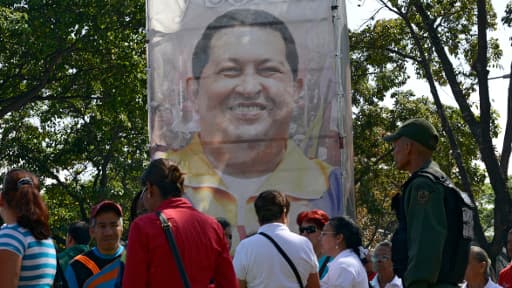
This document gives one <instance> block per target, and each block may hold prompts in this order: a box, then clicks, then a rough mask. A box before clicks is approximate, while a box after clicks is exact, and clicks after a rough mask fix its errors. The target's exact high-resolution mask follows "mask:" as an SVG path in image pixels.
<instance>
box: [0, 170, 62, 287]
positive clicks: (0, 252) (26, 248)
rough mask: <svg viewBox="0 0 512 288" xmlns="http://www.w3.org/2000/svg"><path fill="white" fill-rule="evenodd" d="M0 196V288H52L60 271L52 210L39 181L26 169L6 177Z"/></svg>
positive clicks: (14, 171) (13, 171)
mask: <svg viewBox="0 0 512 288" xmlns="http://www.w3.org/2000/svg"><path fill="white" fill-rule="evenodd" d="M2 186H3V187H2V191H1V193H0V216H1V217H2V220H3V221H4V223H5V224H4V225H3V226H2V227H1V228H0V287H2V288H14V287H40V288H49V287H51V285H52V283H53V279H54V277H55V273H56V271H57V254H56V252H55V246H54V244H53V241H52V239H51V238H50V227H49V226H48V209H47V207H46V205H45V203H44V202H43V199H42V198H41V195H40V194H39V191H40V190H39V179H38V178H37V177H36V176H35V175H34V174H32V173H30V172H28V171H25V170H22V169H12V170H10V171H9V172H7V174H6V175H5V177H4V183H3V185H2Z"/></svg>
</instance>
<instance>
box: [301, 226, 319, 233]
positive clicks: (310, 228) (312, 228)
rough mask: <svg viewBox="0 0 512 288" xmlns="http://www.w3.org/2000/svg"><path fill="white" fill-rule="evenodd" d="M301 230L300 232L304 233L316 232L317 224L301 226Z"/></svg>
mask: <svg viewBox="0 0 512 288" xmlns="http://www.w3.org/2000/svg"><path fill="white" fill-rule="evenodd" d="M299 232H300V234H304V233H308V234H312V233H315V232H316V226H314V225H310V226H304V227H299Z"/></svg>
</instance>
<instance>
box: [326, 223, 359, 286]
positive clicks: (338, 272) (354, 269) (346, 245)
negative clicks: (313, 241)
mask: <svg viewBox="0 0 512 288" xmlns="http://www.w3.org/2000/svg"><path fill="white" fill-rule="evenodd" d="M320 235H321V247H322V252H323V253H324V254H326V255H329V256H332V257H334V259H333V260H332V261H331V262H330V263H329V264H327V266H328V267H329V271H328V272H327V275H325V277H324V278H323V279H322V281H321V282H320V284H321V287H322V288H341V287H343V288H351V287H352V288H367V287H368V277H367V276H366V270H365V269H364V266H363V262H362V259H364V258H365V257H366V255H365V254H364V253H363V251H364V249H363V247H362V240H361V232H360V231H359V227H357V225H356V224H355V223H354V222H353V221H352V220H350V219H349V218H347V217H345V216H342V217H334V218H331V219H330V220H329V222H327V224H326V225H325V226H324V229H323V230H322V233H321V234H320Z"/></svg>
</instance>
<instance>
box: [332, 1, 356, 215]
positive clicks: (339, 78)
mask: <svg viewBox="0 0 512 288" xmlns="http://www.w3.org/2000/svg"><path fill="white" fill-rule="evenodd" d="M345 1H346V0H332V4H331V7H332V13H333V19H332V20H333V26H334V37H335V38H334V39H335V45H336V58H335V59H336V65H335V67H336V83H337V85H336V87H337V89H336V91H337V100H338V113H339V114H338V126H339V129H340V137H341V138H342V141H343V151H342V153H341V163H342V167H344V170H343V193H344V195H343V199H344V201H343V203H344V211H345V214H346V215H348V216H350V217H352V218H354V219H355V216H356V209H355V190H354V150H353V139H352V93H351V86H350V58H349V39H348V25H347V8H346V2H345Z"/></svg>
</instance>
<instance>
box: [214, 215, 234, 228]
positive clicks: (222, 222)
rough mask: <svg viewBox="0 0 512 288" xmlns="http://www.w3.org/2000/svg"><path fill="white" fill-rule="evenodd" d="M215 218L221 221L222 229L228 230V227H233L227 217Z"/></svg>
mask: <svg viewBox="0 0 512 288" xmlns="http://www.w3.org/2000/svg"><path fill="white" fill-rule="evenodd" d="M215 219H217V222H219V224H220V226H222V230H226V228H229V227H231V223H229V221H228V220H227V219H226V218H224V217H217V218H215Z"/></svg>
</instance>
